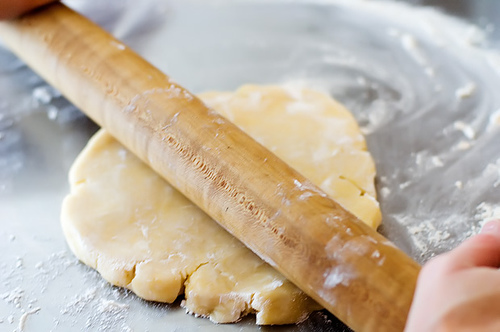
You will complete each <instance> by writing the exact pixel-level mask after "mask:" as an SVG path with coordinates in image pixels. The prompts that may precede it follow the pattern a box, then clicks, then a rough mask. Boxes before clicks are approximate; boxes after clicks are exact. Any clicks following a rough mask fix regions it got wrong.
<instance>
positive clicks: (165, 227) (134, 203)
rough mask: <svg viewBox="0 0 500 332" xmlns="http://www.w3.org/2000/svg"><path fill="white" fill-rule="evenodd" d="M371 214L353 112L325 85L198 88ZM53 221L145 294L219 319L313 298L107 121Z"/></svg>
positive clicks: (310, 304) (293, 315)
mask: <svg viewBox="0 0 500 332" xmlns="http://www.w3.org/2000/svg"><path fill="white" fill-rule="evenodd" d="M199 97H200V98H201V99H202V100H203V101H204V102H205V103H206V104H207V105H208V106H210V107H212V108H213V109H215V110H217V111H218V112H220V113H221V114H222V115H223V116H225V117H227V118H228V119H229V120H231V121H232V122H234V123H235V124H236V125H238V126H240V128H242V129H243V130H244V131H246V132H247V133H248V134H250V135H251V136H252V137H254V139H256V140H257V141H259V142H260V143H262V144H263V145H265V146H266V147H268V148H269V149H270V150H271V151H272V152H274V153H275V154H276V155H278V156H279V157H281V158H282V159H283V160H284V161H286V162H287V163H289V164H290V165H291V166H292V167H294V168H295V169H297V170H298V171H299V172H301V173H302V174H303V175H305V176H306V177H308V178H309V179H310V180H311V181H312V182H314V183H315V184H317V185H319V186H320V187H321V188H322V189H323V190H324V191H325V192H326V193H328V194H329V195H330V196H331V197H332V198H334V199H335V200H336V201H338V202H339V203H340V204H342V205H343V206H344V207H345V208H346V209H348V210H350V211H351V212H352V213H354V214H355V215H356V216H358V217H359V218H360V219H361V220H363V221H364V222H366V223H367V224H368V225H370V226H372V227H373V228H376V227H377V226H378V225H379V224H380V220H381V214H380V209H379V205H378V203H377V201H376V199H375V188H374V177H375V167H374V163H373V160H372V158H371V156H370V154H369V153H368V152H367V150H366V144H365V140H364V137H363V135H362V134H361V132H360V130H359V127H358V125H357V123H356V121H355V120H354V118H353V117H352V115H351V114H350V113H349V112H348V111H347V110H346V109H345V108H344V107H343V106H341V105H340V104H338V103H337V102H335V101H334V100H332V99H331V98H330V97H328V96H327V95H324V94H322V93H319V92H316V91H312V90H308V89H303V88H300V87H292V86H254V85H248V86H243V87H242V88H240V89H239V90H237V91H236V92H233V93H232V92H227V93H220V92H210V93H204V94H201V95H200V96H199ZM69 181H70V185H71V193H70V194H69V195H68V196H67V197H66V198H65V200H64V202H63V207H62V226H63V231H64V234H65V236H66V239H67V241H68V244H69V246H70V248H71V250H72V251H73V252H74V253H75V255H76V256H77V257H78V258H79V259H80V260H81V261H82V262H84V263H85V264H87V265H89V266H91V267H92V268H94V269H96V270H98V271H99V272H100V273H101V275H102V276H103V278H105V279H106V280H108V281H109V282H110V283H112V284H113V285H117V286H122V287H126V288H128V289H130V290H132V291H133V292H134V293H136V294H137V295H138V296H139V297H141V298H144V299H146V300H151V301H160V302H173V301H174V300H175V299H176V298H177V297H178V296H179V295H182V294H185V295H184V296H185V299H184V301H183V305H184V306H185V308H186V309H187V311H188V312H191V313H193V314H196V315H201V316H205V317H209V318H210V319H211V320H212V321H214V322H218V323H228V322H235V321H238V320H239V319H240V318H241V317H243V316H244V315H246V314H248V313H255V314H256V321H257V324H286V323H294V322H299V321H301V320H303V319H305V318H306V317H307V315H308V314H309V313H310V312H311V311H313V310H317V309H319V308H320V307H319V306H318V304H316V303H315V302H314V301H313V300H312V299H310V298H309V297H308V296H306V295H305V294H304V293H303V292H302V291H300V290H299V289H298V288H296V287H295V286H294V285H293V284H291V283H290V282H289V281H288V280H286V279H285V278H284V277H283V276H282V275H281V274H280V273H278V272H277V271H275V270H274V269H273V268H272V267H270V266H269V265H268V264H266V263H264V262H263V261H262V260H261V259H259V258H258V257H257V256H256V255H255V254H253V253H252V252H251V251H250V250H248V249H247V248H246V247H244V246H243V245H242V244H241V243H240V242H239V241H237V240H236V239H235V238H233V237H232V236H231V235H230V234H229V233H227V232H226V231H225V230H224V229H223V228H222V227H220V226H219V225H218V224H217V223H216V222H215V221H213V220H212V219H211V218H210V217H208V216H207V215H206V214H205V213H204V212H202V211H201V210H200V209H198V208H197V207H196V206H195V205H193V204H192V203H191V202H190V201H189V200H187V199H186V198H185V197H184V196H183V195H182V194H180V193H179V192H177V191H176V190H175V189H173V188H172V187H171V186H170V185H169V184H168V183H167V182H165V181H164V180H163V179H161V178H160V177H159V176H158V175H156V173H155V172H154V171H152V170H151V169H150V168H149V167H148V166H146V165H145V164H144V163H142V162H141V161H140V160H139V159H137V158H136V157H135V156H134V155H133V154H132V153H130V152H129V151H127V149H125V148H124V147H123V146H122V145H121V144H120V143H118V142H117V141H116V140H115V139H114V138H112V137H111V136H110V135H109V134H108V133H107V132H106V131H104V130H101V131H99V132H98V133H97V134H96V135H95V136H94V137H93V138H92V139H91V140H90V141H89V143H88V145H87V147H86V148H85V149H84V150H83V151H82V153H81V154H80V155H79V156H78V158H77V160H76V161H75V163H74V165H73V167H72V168H71V171H70V175H69Z"/></svg>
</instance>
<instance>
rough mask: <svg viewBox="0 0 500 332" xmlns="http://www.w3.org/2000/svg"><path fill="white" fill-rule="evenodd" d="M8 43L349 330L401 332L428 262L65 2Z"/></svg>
mask: <svg viewBox="0 0 500 332" xmlns="http://www.w3.org/2000/svg"><path fill="white" fill-rule="evenodd" d="M0 36H1V37H2V38H3V41H4V42H5V43H6V44H7V45H8V47H10V48H11V49H12V51H14V52H15V53H16V54H17V55H18V56H19V57H20V58H22V59H23V60H24V61H25V62H26V63H27V64H28V65H29V66H30V67H32V68H33V69H34V70H35V71H37V72H38V73H39V74H40V75H41V76H42V77H44V78H45V79H46V80H47V81H48V82H49V83H50V84H52V85H53V86H55V87H56V88H58V89H59V90H60V91H61V92H62V93H63V94H64V95H65V96H66V97H67V98H68V99H69V100H71V101H72V102H73V103H74V104H75V105H76V106H77V107H79V108H80V109H81V110H83V111H84V112H85V113H86V114H87V115H88V116H89V117H91V118H92V119H93V120H94V121H95V122H97V123H98V124H99V125H101V126H103V127H104V128H106V129H107V130H108V131H109V132H110V133H111V134H112V135H113V136H115V137H116V138H117V139H118V140H119V141H120V142H122V143H123V144H124V145H125V146H126V147H127V148H129V149H130V150H131V151H133V152H134V153H135V154H136V155H137V156H139V157H140V158H141V159H142V160H143V161H145V162H146V163H147V164H149V165H150V166H151V167H152V168H153V169H154V170H155V171H156V172H158V173H159V174H160V175H162V176H163V177H164V178H165V179H166V180H167V181H169V182H170V183H171V184H172V185H174V186H175V187H176V188H177V189H178V190H179V191H181V192H182V193H183V194H185V195H186V196H187V197H188V198H189V199H191V200H192V201H193V202H194V203H195V204H197V205H198V206H199V207H201V208H202V209H203V210H205V211H206V212H207V213H208V214H209V215H210V216H211V217H213V218H214V219H215V220H217V221H218V222H219V223H220V224H221V225H222V226H223V227H225V228H226V229H227V230H228V231H229V232H231V233H232V234H233V235H234V236H236V237H237V238H238V239H240V240H241V241H242V242H243V243H245V244H246V245H247V246H248V247H249V248H250V249H252V250H253V251H254V252H255V253H257V254H258V255H259V256H260V257H261V258H262V259H264V260H265V261H266V262H268V263H270V264H271V265H272V266H274V267H275V268H276V269H278V270H279V271H280V272H281V273H283V274H284V275H285V276H286V277H287V278H289V279H290V280H291V281H292V282H294V283H295V284H296V285H297V286H298V287H300V288H301V289H302V290H303V291H304V292H306V293H307V294H309V295H310V296H311V297H313V298H314V299H315V300H317V301H318V302H319V303H321V304H322V305H324V306H325V307H326V308H327V309H328V310H329V311H331V312H332V313H333V314H335V315H336V316H337V317H338V318H339V319H341V320H342V321H343V322H344V323H346V324H347V325H348V326H350V327H351V328H353V329H354V330H356V331H384V332H388V331H402V330H403V328H404V324H405V321H406V316H407V314H408V310H409V307H410V304H411V300H412V297H413V291H414V287H415V283H416V278H417V274H418V272H419V268H420V267H419V265H418V264H417V263H415V262H414V261H413V260H412V259H410V258H409V257H408V256H407V255H405V254H404V253H403V252H402V251H400V250H398V249H397V248H396V247H395V246H394V245H392V244H391V243H390V242H389V241H388V240H386V239H385V238H384V237H382V236H381V235H379V234H378V233H376V232H375V231H373V230H372V229H371V228H369V227H368V226H366V225H365V224H364V223H362V222H361V221H359V220H358V219H357V218H356V217H354V216H353V215H352V214H350V213H349V212H347V211H345V210H344V209H343V208H342V207H340V206H339V205H338V204H337V203H336V202H334V201H333V200H332V199H330V198H329V197H327V196H326V195H325V194H324V193H323V192H322V191H321V190H320V189H318V188H317V187H316V186H314V185H313V184H311V182H310V181H309V180H307V179H306V178H304V177H303V176H302V175H300V174H298V173H297V172H296V171H295V170H293V169H292V168H290V167H289V166H288V165H287V164H285V163H284V162H283V161H281V160H280V159H278V158H277V157H276V156H274V155H273V154H271V153H270V152H269V151H268V150H266V149H265V148H264V147H262V146H261V145H259V144H258V143H256V142H255V141H254V140H252V139H251V138H250V137H249V136H248V135H246V134H245V133H243V132H242V131H241V130H239V129H238V128H237V127H235V126H234V125H233V124H231V123H230V122H228V121H227V120H226V119H224V118H222V117H221V116H219V115H218V114H216V113H215V112H214V111H212V110H210V109H208V108H207V107H206V106H205V105H204V104H203V103H202V102H201V101H200V100H198V99H197V98H196V97H194V96H193V95H192V94H191V93H189V92H188V91H187V90H185V89H184V88H182V87H180V86H179V85H177V84H176V83H175V82H173V81H172V80H171V79H170V78H169V77H168V76H166V75H165V74H163V73H161V72H160V71H159V70H158V69H156V68H155V67H153V66H152V65H151V64H149V63H148V62H146V61H145V60H144V59H142V58H141V57H140V56H138V55H137V54H136V53H134V52H133V51H132V50H130V49H129V48H127V47H126V46H124V45H123V44H122V43H120V42H119V41H117V40H115V39H114V38H113V37H112V36H110V35H109V34H107V33H106V32H104V31H103V30H102V29H101V28H99V27H98V26H96V25H94V24H93V23H91V22H90V21H88V20H87V19H85V18H83V17H82V16H80V15H79V14H77V13H75V12H73V11H71V10H70V9H68V8H66V7H65V6H64V5H62V4H54V5H50V6H48V7H47V8H45V9H43V10H39V11H38V12H35V13H31V14H30V15H27V16H25V17H22V18H20V19H18V20H14V21H10V22H2V23H0ZM284 310H285V308H284Z"/></svg>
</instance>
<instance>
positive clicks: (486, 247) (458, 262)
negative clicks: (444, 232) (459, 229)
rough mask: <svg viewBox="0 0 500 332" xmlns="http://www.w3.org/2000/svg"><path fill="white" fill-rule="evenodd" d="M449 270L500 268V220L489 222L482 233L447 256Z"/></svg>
mask: <svg viewBox="0 0 500 332" xmlns="http://www.w3.org/2000/svg"><path fill="white" fill-rule="evenodd" d="M446 256H447V259H448V263H449V265H448V268H449V269H452V270H461V269H466V268H471V267H492V268H498V267H500V220H494V221H490V222H488V223H487V224H486V225H485V226H484V227H483V229H482V230H481V233H480V234H478V235H476V236H474V237H472V238H470V239H468V240H466V241H465V242H463V243H462V244H461V245H460V246H458V247H457V248H456V249H454V250H452V251H451V252H449V253H448V254H446Z"/></svg>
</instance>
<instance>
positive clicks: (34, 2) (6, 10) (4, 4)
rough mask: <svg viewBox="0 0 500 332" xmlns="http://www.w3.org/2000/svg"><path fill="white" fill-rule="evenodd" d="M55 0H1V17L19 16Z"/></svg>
mask: <svg viewBox="0 0 500 332" xmlns="http://www.w3.org/2000/svg"><path fill="white" fill-rule="evenodd" d="M54 1H55V0H15V1H13V0H0V19H8V18H14V17H17V16H19V15H21V14H23V13H26V12H28V11H30V10H32V9H35V8H37V7H40V6H43V5H45V4H48V3H50V2H54Z"/></svg>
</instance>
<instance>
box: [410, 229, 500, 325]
mask: <svg viewBox="0 0 500 332" xmlns="http://www.w3.org/2000/svg"><path fill="white" fill-rule="evenodd" d="M498 267H500V220H495V221H491V222H489V223H487V224H486V225H485V226H484V227H483V229H482V231H481V233H480V234H478V235H476V236H474V237H472V238H470V239H468V240H466V241H465V242H464V243H462V244H461V245H460V246H458V247H457V248H456V249H454V250H452V251H450V252H449V253H446V254H443V255H440V256H438V257H436V258H434V259H432V260H431V261H429V262H428V263H427V264H425V265H424V267H423V269H422V271H421V273H420V276H419V279H418V283H417V289H416V291H415V298H414V299H413V304H412V307H411V310H410V314H409V317H408V321H407V324H406V329H405V331H406V332H431V331H436V332H438V331H439V332H441V331H443V332H444V331H453V332H458V331H478V332H479V331H481V332H485V331H488V332H490V331H491V332H498V331H500V271H499V270H498Z"/></svg>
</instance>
